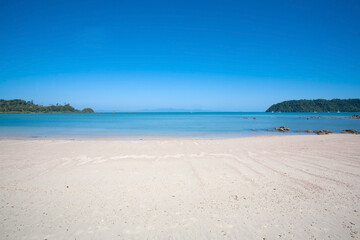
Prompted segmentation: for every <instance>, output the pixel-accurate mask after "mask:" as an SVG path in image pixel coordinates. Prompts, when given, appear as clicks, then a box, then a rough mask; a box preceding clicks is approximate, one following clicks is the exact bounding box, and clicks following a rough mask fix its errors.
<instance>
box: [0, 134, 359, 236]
mask: <svg viewBox="0 0 360 240" xmlns="http://www.w3.org/2000/svg"><path fill="white" fill-rule="evenodd" d="M0 196H1V202H0V239H48V240H50V239H360V233H359V231H360V137H359V136H355V135H340V134H336V135H327V136H316V135H302V136H271V137H252V138H238V139H223V140H184V139H183V140H180V139H178V140H154V141H140V140H137V141H135V140H134V141H101V140H86V141H71V140H1V141H0Z"/></svg>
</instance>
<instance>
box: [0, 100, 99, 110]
mask: <svg viewBox="0 0 360 240" xmlns="http://www.w3.org/2000/svg"><path fill="white" fill-rule="evenodd" d="M93 112H94V110H92V109H91V108H84V109H83V110H81V111H80V110H77V109H75V108H73V107H72V106H70V104H64V105H60V104H56V105H50V106H41V105H37V104H34V103H33V101H25V100H21V99H14V100H4V99H0V113H93Z"/></svg>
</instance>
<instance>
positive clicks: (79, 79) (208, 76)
mask: <svg viewBox="0 0 360 240" xmlns="http://www.w3.org/2000/svg"><path fill="white" fill-rule="evenodd" d="M359 92H360V1H358V0H353V1H351V0H343V1H340V0H339V1H332V0H326V1H321V0H318V1H316V0H315V1H314V0H309V1H305V0H302V1H300V0H282V1H278V0H274V1H268V0H263V1H260V0H259V1H258V0H251V1H239V0H234V1H231V0H226V1H224V0H219V1H211V0H207V1H196V0H192V1H187V0H182V1H156V0H155V1H136V0H129V1H127V0H116V1H115V0H114V1H112V0H101V1H92V0H86V1H82V0H79V1H76V0H72V1H57V0H52V1H47V0H46V1H37V0H32V1H28V0H23V1H18V0H8V1H4V0H0V99H24V100H33V101H34V102H35V103H37V104H42V105H49V104H56V103H60V104H63V103H70V104H71V105H72V106H75V107H76V108H79V109H81V108H84V107H92V108H93V109H94V110H96V111H113V110H115V111H167V110H169V111H170V110H175V111H176V110H188V111H265V110H266V109H267V108H268V107H269V106H270V105H272V104H274V103H277V102H281V101H284V100H291V99H317V98H324V99H333V98H358V97H359V95H360V94H359Z"/></svg>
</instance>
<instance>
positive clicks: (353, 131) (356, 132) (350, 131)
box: [343, 129, 360, 134]
mask: <svg viewBox="0 0 360 240" xmlns="http://www.w3.org/2000/svg"><path fill="white" fill-rule="evenodd" d="M343 132H347V133H351V134H360V132H358V131H357V130H355V129H346V130H343Z"/></svg>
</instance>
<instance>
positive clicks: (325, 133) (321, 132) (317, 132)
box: [313, 130, 334, 135]
mask: <svg viewBox="0 0 360 240" xmlns="http://www.w3.org/2000/svg"><path fill="white" fill-rule="evenodd" d="M313 132H314V133H316V134H317V135H327V134H330V133H334V132H333V131H328V130H320V131H313Z"/></svg>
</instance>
